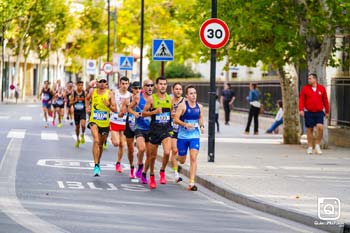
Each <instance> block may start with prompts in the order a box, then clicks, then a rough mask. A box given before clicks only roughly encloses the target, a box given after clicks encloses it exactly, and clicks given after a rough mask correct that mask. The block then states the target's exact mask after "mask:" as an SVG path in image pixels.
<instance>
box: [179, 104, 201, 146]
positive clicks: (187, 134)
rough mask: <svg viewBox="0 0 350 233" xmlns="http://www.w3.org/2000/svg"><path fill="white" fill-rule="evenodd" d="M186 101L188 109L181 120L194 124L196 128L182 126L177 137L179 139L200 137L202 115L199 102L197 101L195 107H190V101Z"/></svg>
mask: <svg viewBox="0 0 350 233" xmlns="http://www.w3.org/2000/svg"><path fill="white" fill-rule="evenodd" d="M185 103H186V110H185V112H184V114H183V115H182V116H181V117H180V120H181V121H183V122H185V123H186V124H191V125H193V126H194V128H192V129H187V128H185V127H184V126H180V127H179V132H178V136H177V138H179V139H191V138H199V137H200V130H199V117H200V113H201V110H200V108H199V105H198V103H196V106H195V107H194V108H191V107H190V105H189V104H188V101H185Z"/></svg>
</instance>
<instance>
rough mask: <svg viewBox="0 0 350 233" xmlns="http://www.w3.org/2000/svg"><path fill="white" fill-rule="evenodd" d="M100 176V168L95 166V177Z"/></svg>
mask: <svg viewBox="0 0 350 233" xmlns="http://www.w3.org/2000/svg"><path fill="white" fill-rule="evenodd" d="M100 175H101V169H100V166H98V165H95V168H94V176H100Z"/></svg>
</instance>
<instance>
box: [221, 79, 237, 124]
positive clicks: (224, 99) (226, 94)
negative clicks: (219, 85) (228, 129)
mask: <svg viewBox="0 0 350 233" xmlns="http://www.w3.org/2000/svg"><path fill="white" fill-rule="evenodd" d="M235 99H236V94H235V92H234V91H233V90H232V89H231V85H230V84H229V83H225V85H224V90H223V91H222V92H221V98H220V102H221V104H222V106H223V107H224V110H225V125H229V124H230V111H231V107H232V106H233V103H234V101H235Z"/></svg>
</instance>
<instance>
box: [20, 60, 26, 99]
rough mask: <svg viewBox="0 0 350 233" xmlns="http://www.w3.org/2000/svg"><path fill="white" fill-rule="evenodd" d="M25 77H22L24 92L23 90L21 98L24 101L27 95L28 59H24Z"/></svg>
mask: <svg viewBox="0 0 350 233" xmlns="http://www.w3.org/2000/svg"><path fill="white" fill-rule="evenodd" d="M23 70H24V72H23V76H22V82H21V83H22V90H21V96H22V99H23V100H24V99H25V95H26V73H27V57H24V67H23Z"/></svg>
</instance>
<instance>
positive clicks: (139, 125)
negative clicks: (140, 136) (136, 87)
mask: <svg viewBox="0 0 350 233" xmlns="http://www.w3.org/2000/svg"><path fill="white" fill-rule="evenodd" d="M145 105H146V99H145V98H144V97H143V94H142V93H141V94H140V101H139V103H138V104H137V105H136V106H135V112H137V113H139V114H140V115H141V113H142V111H143V109H144V108H145ZM135 123H136V124H135V129H140V130H150V128H151V127H150V126H151V117H139V118H136V120H135Z"/></svg>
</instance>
